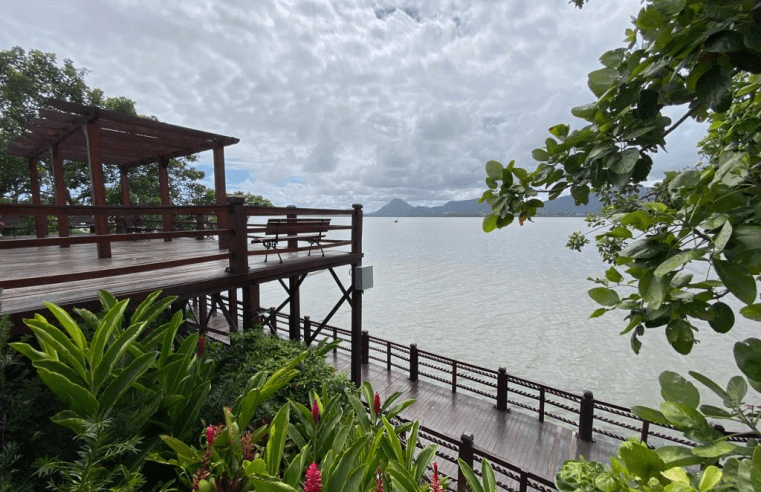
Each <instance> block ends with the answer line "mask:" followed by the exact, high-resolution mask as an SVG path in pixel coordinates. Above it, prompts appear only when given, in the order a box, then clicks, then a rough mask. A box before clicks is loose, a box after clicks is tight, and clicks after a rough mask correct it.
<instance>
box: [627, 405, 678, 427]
mask: <svg viewBox="0 0 761 492" xmlns="http://www.w3.org/2000/svg"><path fill="white" fill-rule="evenodd" d="M632 413H633V414H634V415H636V416H637V417H639V418H641V419H642V420H647V421H648V422H652V423H654V424H661V425H671V422H669V420H668V419H667V418H666V417H665V416H664V415H663V413H662V412H659V411H658V410H655V409H653V408H648V407H642V406H633V407H632Z"/></svg>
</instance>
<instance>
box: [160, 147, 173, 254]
mask: <svg viewBox="0 0 761 492" xmlns="http://www.w3.org/2000/svg"><path fill="white" fill-rule="evenodd" d="M158 168H159V195H160V196H161V204H162V205H164V206H166V207H168V206H169V205H171V204H172V202H171V199H170V197H169V159H167V158H166V157H161V158H160V159H159V163H158ZM161 228H162V230H163V231H164V232H170V231H172V230H174V227H172V214H169V213H166V212H164V213H162V214H161ZM171 241H172V238H171V237H165V238H164V242H171Z"/></svg>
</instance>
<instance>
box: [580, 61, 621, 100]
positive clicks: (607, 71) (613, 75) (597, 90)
mask: <svg viewBox="0 0 761 492" xmlns="http://www.w3.org/2000/svg"><path fill="white" fill-rule="evenodd" d="M618 78H619V74H618V70H615V69H613V68H601V69H599V70H595V71H594V72H591V73H590V74H589V80H588V81H587V85H588V86H589V89H590V90H591V91H592V92H593V93H594V95H595V96H597V97H598V98H599V97H600V96H602V95H603V94H605V92H606V91H607V90H608V89H610V88H611V86H613V84H615V83H616V81H617V80H618Z"/></svg>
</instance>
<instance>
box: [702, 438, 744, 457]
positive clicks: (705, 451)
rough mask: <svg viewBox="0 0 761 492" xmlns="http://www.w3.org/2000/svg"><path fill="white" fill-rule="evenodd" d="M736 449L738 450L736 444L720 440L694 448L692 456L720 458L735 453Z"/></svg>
mask: <svg viewBox="0 0 761 492" xmlns="http://www.w3.org/2000/svg"><path fill="white" fill-rule="evenodd" d="M735 449H737V446H735V445H734V444H732V443H729V442H727V441H723V440H719V441H715V442H712V443H710V444H706V445H703V446H697V447H695V448H693V450H692V454H694V455H695V456H700V457H701V458H718V457H719V456H724V455H725V454H728V453H732V452H734V451H735Z"/></svg>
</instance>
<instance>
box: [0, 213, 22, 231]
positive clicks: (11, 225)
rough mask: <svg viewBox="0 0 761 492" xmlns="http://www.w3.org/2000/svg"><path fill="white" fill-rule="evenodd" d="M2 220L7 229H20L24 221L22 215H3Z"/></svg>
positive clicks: (0, 220)
mask: <svg viewBox="0 0 761 492" xmlns="http://www.w3.org/2000/svg"><path fill="white" fill-rule="evenodd" d="M0 222H2V223H3V224H5V228H6V229H18V228H19V227H21V225H22V224H23V222H24V217H23V216H22V215H2V216H0Z"/></svg>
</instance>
